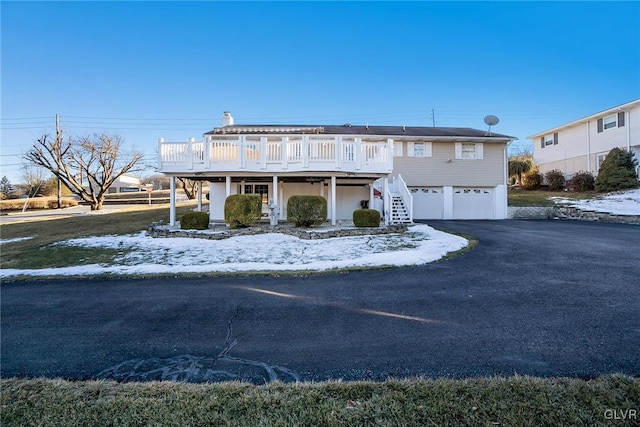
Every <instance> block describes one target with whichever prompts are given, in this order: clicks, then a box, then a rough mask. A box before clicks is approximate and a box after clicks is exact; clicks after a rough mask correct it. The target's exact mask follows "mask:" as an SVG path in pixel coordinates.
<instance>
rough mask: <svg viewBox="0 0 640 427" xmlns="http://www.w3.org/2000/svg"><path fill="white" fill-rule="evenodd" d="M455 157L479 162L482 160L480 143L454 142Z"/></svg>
mask: <svg viewBox="0 0 640 427" xmlns="http://www.w3.org/2000/svg"><path fill="white" fill-rule="evenodd" d="M455 155H456V156H455V157H456V159H462V160H480V159H482V158H483V145H482V143H476V144H473V143H466V142H456V145H455Z"/></svg>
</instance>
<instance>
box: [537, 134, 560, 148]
mask: <svg viewBox="0 0 640 427" xmlns="http://www.w3.org/2000/svg"><path fill="white" fill-rule="evenodd" d="M550 145H558V132H556V133H554V134H551V135H547V136H543V137H541V138H540V148H544V147H548V146H550Z"/></svg>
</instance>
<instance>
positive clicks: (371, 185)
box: [369, 181, 375, 209]
mask: <svg viewBox="0 0 640 427" xmlns="http://www.w3.org/2000/svg"><path fill="white" fill-rule="evenodd" d="M374 183H375V181H371V184H369V209H374V207H373V196H374V193H373V184H374Z"/></svg>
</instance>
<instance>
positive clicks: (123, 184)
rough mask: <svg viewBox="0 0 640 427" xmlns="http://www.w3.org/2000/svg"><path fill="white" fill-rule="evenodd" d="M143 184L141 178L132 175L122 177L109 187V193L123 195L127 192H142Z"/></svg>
mask: <svg viewBox="0 0 640 427" xmlns="http://www.w3.org/2000/svg"><path fill="white" fill-rule="evenodd" d="M141 187H142V183H141V181H140V178H136V177H135V176H131V175H127V174H124V175H121V176H120V177H119V178H118V179H116V180H115V182H114V183H113V184H112V185H111V187H109V191H108V192H109V193H123V192H127V191H140V188H141Z"/></svg>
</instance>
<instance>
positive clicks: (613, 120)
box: [602, 114, 618, 132]
mask: <svg viewBox="0 0 640 427" xmlns="http://www.w3.org/2000/svg"><path fill="white" fill-rule="evenodd" d="M607 120H609V122H607ZM608 124H609V125H611V124H613V126H609V127H607V125H608ZM617 127H618V115H617V114H612V115H610V116H606V117H603V118H602V131H603V132H606V131H608V130H611V129H616V128H617Z"/></svg>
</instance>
